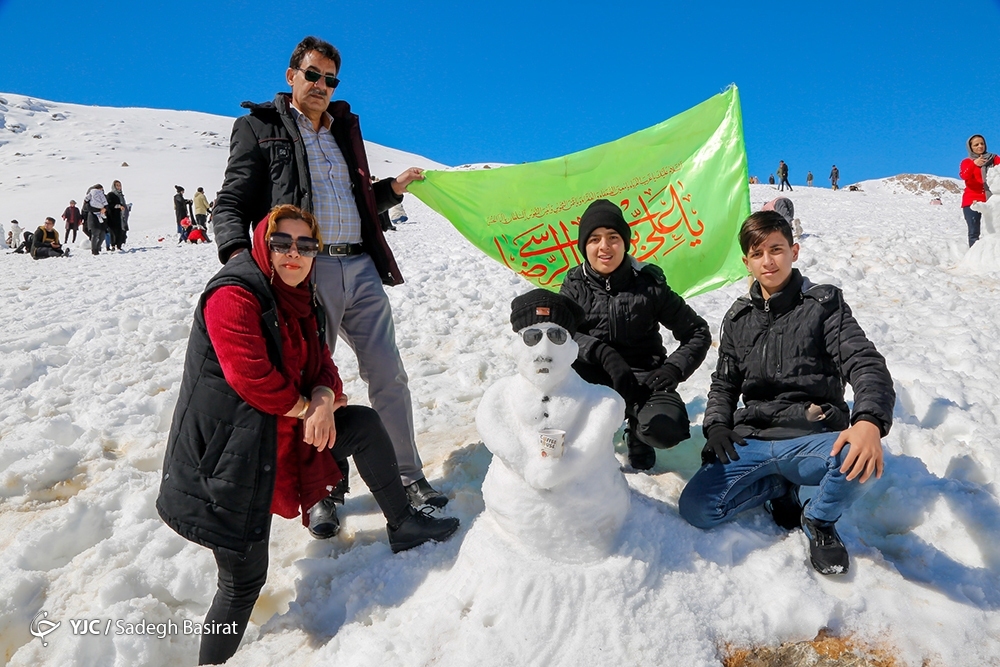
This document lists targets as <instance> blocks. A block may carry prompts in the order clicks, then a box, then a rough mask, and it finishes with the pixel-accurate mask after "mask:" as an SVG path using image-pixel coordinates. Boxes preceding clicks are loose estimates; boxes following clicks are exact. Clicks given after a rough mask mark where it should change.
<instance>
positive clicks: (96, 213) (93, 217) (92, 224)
mask: <svg viewBox="0 0 1000 667" xmlns="http://www.w3.org/2000/svg"><path fill="white" fill-rule="evenodd" d="M83 202H84V205H85V206H86V207H87V209H88V211H89V213H88V214H87V230H88V231H89V232H90V252H91V253H92V254H94V255H100V254H101V244H102V243H103V242H104V240H105V239H104V237H105V235H106V234H107V233H108V226H107V224H106V223H105V216H107V213H108V198H107V197H106V196H105V194H104V186H103V185H101V184H100V183H98V184H97V185H94V186H93V187H91V188H90V192H88V193H87V196H86V197H84V199H83Z"/></svg>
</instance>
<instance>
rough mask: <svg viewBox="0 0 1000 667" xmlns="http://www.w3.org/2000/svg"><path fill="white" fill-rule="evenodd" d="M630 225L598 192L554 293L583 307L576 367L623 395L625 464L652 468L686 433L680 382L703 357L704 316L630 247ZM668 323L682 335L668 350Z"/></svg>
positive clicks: (707, 335) (707, 337)
mask: <svg viewBox="0 0 1000 667" xmlns="http://www.w3.org/2000/svg"><path fill="white" fill-rule="evenodd" d="M631 236H632V234H631V229H630V228H629V225H628V222H626V221H625V216H624V215H623V214H622V210H621V208H619V207H618V205H617V204H615V203H614V202H610V201H608V200H607V199H598V200H597V201H595V202H593V203H592V204H591V205H590V206H588V207H587V210H586V211H584V212H583V215H582V216H581V217H580V226H579V241H578V245H579V250H580V254H581V255H583V256H584V257H585V258H586V261H585V262H584V263H583V264H581V265H579V266H576V267H574V268H572V269H570V270H569V273H567V274H566V280H565V282H563V284H562V288H560V290H559V293H560V294H562V295H563V296H566V297H569V299H570V300H571V301H574V302H576V303H577V304H578V305H580V306H581V307H582V308H583V311H584V313H585V317H584V320H583V323H582V324H580V326H579V327H578V328H577V331H576V333H575V334H574V336H573V340H575V341H576V343H577V345H579V348H580V349H579V352H578V354H577V360H576V362H575V363H574V364H573V368H574V369H575V370H576V372H577V373H578V374H579V375H580V377H582V378H583V379H584V380H586V381H587V382H590V383H592V384H602V385H605V386H608V387H612V388H613V389H614V390H615V391H617V392H618V393H619V394H620V395H621V397H622V398H624V399H625V415H626V418H627V420H628V433H627V435H626V444H627V446H628V459H629V464H630V465H631V466H632V467H633V468H635V469H636V470H649V469H650V468H652V467H653V465H655V463H656V451H655V450H656V449H667V448H669V447H673V446H674V445H677V444H678V443H680V442H683V441H684V440H687V439H688V438H689V437H691V432H690V420H689V418H688V413H687V406H686V405H685V404H684V400H683V399H682V398H681V397H680V394H678V393H677V386H678V385H679V384H680V383H681V382H683V381H684V380H686V379H687V378H689V377H690V376H691V374H692V373H694V372H695V370H697V368H698V366H700V365H701V362H703V361H704V360H705V355H706V354H708V349H709V348H710V347H711V345H712V333H711V331H710V330H709V327H708V323H707V322H705V320H703V319H702V318H701V317H699V316H698V314H697V313H696V312H694V310H693V309H692V308H691V306H689V305H687V304H686V303H685V302H684V299H682V298H681V297H680V296H678V295H677V294H676V293H674V291H673V290H671V289H670V286H669V285H667V280H666V278H665V277H664V275H663V271H662V270H661V269H660V268H659V267H658V266H656V265H653V264H641V263H639V262H638V261H636V260H635V259H634V258H633V257H632V256H631V255H630V254H629V249H630V247H631V246H630V240H631ZM661 324H662V325H663V326H665V327H666V328H667V329H669V330H670V332H671V333H672V334H673V335H674V338H676V339H677V340H678V341H679V342H680V346H679V347H678V348H677V349H676V350H674V351H673V352H672V353H671V354H669V355H668V354H667V351H666V349H665V348H664V347H663V338H662V337H661V336H660V325H661Z"/></svg>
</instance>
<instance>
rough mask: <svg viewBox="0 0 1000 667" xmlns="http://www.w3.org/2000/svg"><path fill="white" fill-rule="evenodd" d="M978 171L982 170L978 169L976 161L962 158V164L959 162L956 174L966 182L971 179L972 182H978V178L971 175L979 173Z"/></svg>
mask: <svg viewBox="0 0 1000 667" xmlns="http://www.w3.org/2000/svg"><path fill="white" fill-rule="evenodd" d="M952 164H954V163H952ZM979 173H982V172H981V171H980V170H979V167H977V166H976V163H975V162H973V161H972V159H971V158H965V159H964V160H962V164H960V165H959V167H958V175H959V176H960V177H961V179H962V180H963V181H965V182H966V183H967V184H968V183H969V181H970V180H972V182H973V183H979V179H978V178H974V177H973V176H972V175H973V174H979Z"/></svg>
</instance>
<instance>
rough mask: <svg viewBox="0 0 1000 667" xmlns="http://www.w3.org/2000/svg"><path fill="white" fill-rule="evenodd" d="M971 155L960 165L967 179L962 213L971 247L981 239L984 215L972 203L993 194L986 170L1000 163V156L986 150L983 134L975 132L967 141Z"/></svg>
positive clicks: (961, 171) (961, 172) (964, 177)
mask: <svg viewBox="0 0 1000 667" xmlns="http://www.w3.org/2000/svg"><path fill="white" fill-rule="evenodd" d="M966 146H967V147H968V149H969V157H967V158H965V159H964V160H962V164H961V165H959V167H958V175H959V176H961V177H962V180H963V181H965V192H964V193H963V194H962V213H963V214H965V224H967V225H968V226H969V247H970V248H971V247H972V245H973V244H974V243H975V242H976V241H978V240H979V226H980V224H982V220H983V215H982V213H980V212H979V211H973V210H972V203H973V202H977V201H986V200H987V199H989V198H990V195H991V194H992V193H991V192H990V188H989V186H988V185H986V170H987V169H990V168H992V167H994V166H996V165H1000V156H997V155H994V154H993V153H989V152H987V151H986V139H984V138H983V135H981V134H974V135H972V136H971V137H969V141H968V142H966Z"/></svg>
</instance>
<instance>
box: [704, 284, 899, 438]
mask: <svg viewBox="0 0 1000 667" xmlns="http://www.w3.org/2000/svg"><path fill="white" fill-rule="evenodd" d="M845 380H846V381H848V382H850V383H851V387H852V389H853V390H854V409H853V411H849V410H848V406H847V403H846V402H845V401H844V381H845ZM741 394H742V396H743V404H744V407H741V408H739V409H737V401H738V400H739V398H740V395H741ZM895 402H896V392H895V390H894V389H893V386H892V377H891V376H890V375H889V369H888V368H887V367H886V364H885V359H884V358H883V357H882V355H881V354H879V353H878V350H876V349H875V345H874V344H873V343H872V342H871V341H870V340H868V338H867V337H866V336H865V332H864V331H862V329H861V326H860V325H858V322H857V320H855V319H854V316H853V315H852V314H851V309H850V307H848V305H847V304H846V303H844V298H843V295H842V293H841V291H840V290H839V289H838V288H836V287H834V286H832V285H813V284H812V283H810V282H809V280H808V279H806V278H804V277H803V276H802V274H800V273H799V272H798V270H793V271H792V279H791V281H790V282H789V284H788V285H787V286H786V287H785V289H783V290H782V291H781V292H779V293H777V294H773V295H772V296H771V298H770V299H768V300H766V301H765V300H764V298H763V296H762V295H761V291H760V284H759V283H756V282H755V283H754V284H753V286H752V287H751V288H750V294H749V295H747V296H742V297H740V298H739V299H737V300H736V303H734V304H733V306H732V308H730V309H729V312H728V313H726V316H725V317H724V318H723V321H722V335H721V341H720V343H719V363H718V366H717V368H716V370H715V373H713V374H712V387H711V389H710V391H709V393H708V404H707V406H706V408H705V418H704V421H703V429H704V431H705V433H706V435H707V433H708V430H709V429H711V428H712V427H713V426H726V427H729V428H732V429H734V430H735V431H736V432H737V433H739V434H740V435H742V436H744V437H747V436H749V437H753V438H762V439H784V438H794V437H798V436H802V435H807V434H810V433H818V432H823V431H839V430H843V429H845V428H847V427H848V426H849V425H850V424H854V423H855V422H857V421H858V420H864V421H869V422H871V423H873V424H875V425H876V426H878V427H879V430H880V431H881V433H882V435H883V436H885V435H886V434H887V433H888V432H889V428H890V427H891V426H892V409H893V406H894V405H895ZM810 404H815V405H818V406H819V407H820V408H821V409H822V418H820V419H817V417H818V416H819V415H818V411H816V412H814V414H813V415H811V417H810V416H809V415H808V414H807V410H808V408H809V406H810ZM814 410H815V409H814Z"/></svg>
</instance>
